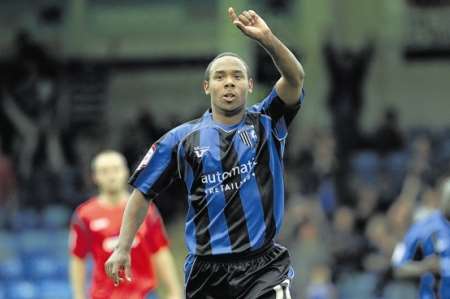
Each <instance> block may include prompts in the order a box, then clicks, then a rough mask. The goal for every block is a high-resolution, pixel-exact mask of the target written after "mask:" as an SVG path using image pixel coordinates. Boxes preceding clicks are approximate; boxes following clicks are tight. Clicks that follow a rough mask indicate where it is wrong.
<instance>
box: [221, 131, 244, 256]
mask: <svg viewBox="0 0 450 299" xmlns="http://www.w3.org/2000/svg"><path fill="white" fill-rule="evenodd" d="M234 136H235V132H230V133H226V132H224V131H222V130H219V138H220V159H221V163H222V171H223V172H225V171H231V169H232V168H233V167H235V166H237V165H239V156H238V153H237V152H236V150H235V148H234V146H233V137H234ZM236 137H237V136H236ZM240 181H241V177H240V175H234V176H229V177H227V178H226V179H225V180H224V181H223V182H222V184H223V186H226V185H239V184H240ZM223 194H224V196H225V208H224V214H225V219H226V221H227V224H228V234H229V236H230V243H231V248H232V250H233V251H235V250H236V249H239V251H243V250H246V249H248V248H250V238H249V235H248V230H244V231H242V228H243V227H244V228H246V227H247V224H246V220H245V213H244V209H243V208H242V203H241V198H240V196H239V188H231V189H230V190H225V191H224V192H223Z"/></svg>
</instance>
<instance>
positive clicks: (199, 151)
mask: <svg viewBox="0 0 450 299" xmlns="http://www.w3.org/2000/svg"><path fill="white" fill-rule="evenodd" d="M208 151H209V146H194V154H195V155H196V156H197V158H202V157H203V156H204V155H205V154H206V153H207V152H208Z"/></svg>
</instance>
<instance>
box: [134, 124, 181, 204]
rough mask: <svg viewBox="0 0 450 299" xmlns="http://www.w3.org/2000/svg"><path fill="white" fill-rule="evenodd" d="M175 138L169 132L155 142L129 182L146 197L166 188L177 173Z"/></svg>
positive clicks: (153, 195) (155, 195)
mask: <svg viewBox="0 0 450 299" xmlns="http://www.w3.org/2000/svg"><path fill="white" fill-rule="evenodd" d="M177 146H178V143H177V140H176V138H175V136H174V134H172V133H171V132H169V133H167V134H166V135H164V136H163V137H161V138H160V139H159V140H158V141H157V142H155V143H154V144H153V145H152V146H151V147H150V149H149V150H148V152H147V154H146V155H145V156H144V158H143V159H142V161H141V162H140V164H139V165H138V167H137V168H136V170H135V171H134V173H133V175H132V176H131V178H130V180H129V183H130V184H131V185H132V186H133V187H134V188H136V189H138V190H139V191H140V192H141V193H142V194H144V196H145V197H146V198H147V199H151V198H155V197H157V196H158V194H159V193H161V191H163V190H164V189H166V188H167V187H168V186H169V185H170V184H171V182H172V180H173V179H174V177H175V176H176V173H177Z"/></svg>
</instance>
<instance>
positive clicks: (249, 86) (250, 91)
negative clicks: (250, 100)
mask: <svg viewBox="0 0 450 299" xmlns="http://www.w3.org/2000/svg"><path fill="white" fill-rule="evenodd" d="M253 84H254V83H253V79H252V78H249V79H248V92H249V93H252V92H253Z"/></svg>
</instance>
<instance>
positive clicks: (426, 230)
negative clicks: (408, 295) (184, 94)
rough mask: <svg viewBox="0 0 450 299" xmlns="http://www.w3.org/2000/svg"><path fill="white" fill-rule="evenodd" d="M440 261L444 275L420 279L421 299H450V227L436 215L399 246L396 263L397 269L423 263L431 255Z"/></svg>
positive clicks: (442, 216)
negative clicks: (410, 262) (414, 262)
mask: <svg viewBox="0 0 450 299" xmlns="http://www.w3.org/2000/svg"><path fill="white" fill-rule="evenodd" d="M433 254H434V255H436V256H438V258H439V264H440V269H441V270H440V273H439V274H438V275H436V274H434V273H425V274H424V275H422V277H421V278H420V288H419V293H420V298H422V299H425V298H426V299H434V298H435V299H438V298H439V299H440V298H442V299H443V298H448V299H450V223H449V222H448V220H447V219H446V218H445V216H444V215H443V214H442V213H441V212H434V213H432V214H431V215H430V216H428V217H427V218H425V219H424V220H422V221H419V222H417V223H415V224H414V225H413V226H412V227H411V228H410V229H409V231H408V232H407V233H406V235H405V238H404V240H403V242H402V243H400V244H399V245H397V247H396V249H395V251H394V254H393V257H392V262H393V265H394V267H399V266H402V265H403V264H405V263H407V262H409V261H413V260H417V259H419V260H420V259H423V258H425V257H428V256H430V255H433Z"/></svg>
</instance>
